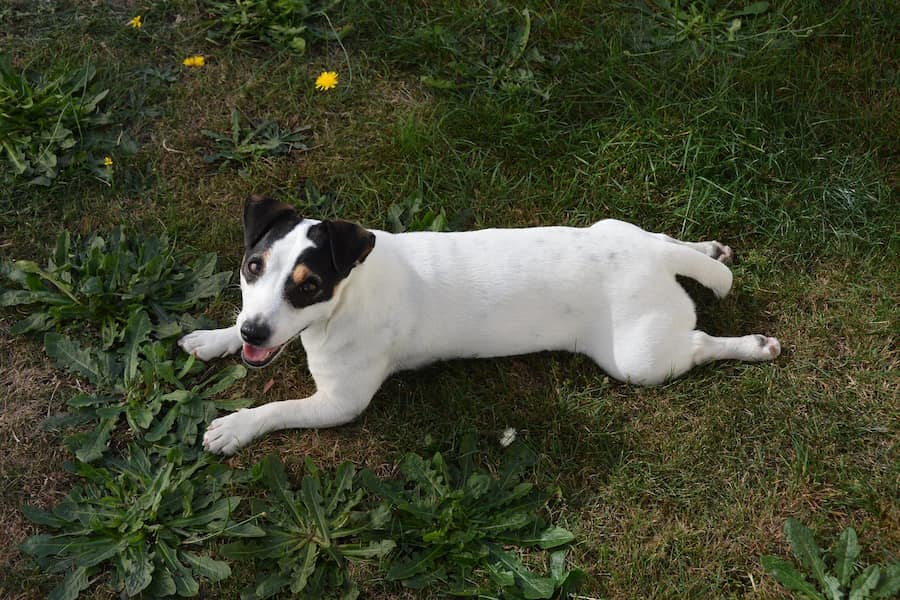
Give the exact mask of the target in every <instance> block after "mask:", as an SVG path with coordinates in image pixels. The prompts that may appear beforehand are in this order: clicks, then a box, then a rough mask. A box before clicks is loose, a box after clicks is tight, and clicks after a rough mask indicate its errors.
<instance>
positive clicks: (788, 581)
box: [760, 556, 825, 600]
mask: <svg viewBox="0 0 900 600" xmlns="http://www.w3.org/2000/svg"><path fill="white" fill-rule="evenodd" d="M760 562H761V563H762V567H763V570H764V571H765V572H766V573H768V574H769V575H771V576H772V577H774V578H775V580H776V581H777V582H778V583H780V584H781V585H783V586H784V587H785V588H787V589H788V590H790V591H792V592H798V593H800V594H801V595H802V596H803V597H804V598H807V600H825V598H824V596H822V594H820V593H819V592H818V591H816V588H815V587H814V586H813V585H812V584H810V583H809V582H808V581H806V578H805V577H804V576H803V575H802V574H801V573H800V572H799V571H797V569H796V567H794V565H793V564H792V563H790V562H788V561H786V560H784V559H782V558H779V557H777V556H763V557H761V558H760Z"/></svg>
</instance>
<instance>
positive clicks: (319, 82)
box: [316, 71, 338, 92]
mask: <svg viewBox="0 0 900 600" xmlns="http://www.w3.org/2000/svg"><path fill="white" fill-rule="evenodd" d="M337 84H338V74H337V73H335V72H334V71H322V74H321V75H319V76H318V77H316V89H317V90H319V91H320V92H324V91H325V90H331V89H334V88H335V87H336V86H337Z"/></svg>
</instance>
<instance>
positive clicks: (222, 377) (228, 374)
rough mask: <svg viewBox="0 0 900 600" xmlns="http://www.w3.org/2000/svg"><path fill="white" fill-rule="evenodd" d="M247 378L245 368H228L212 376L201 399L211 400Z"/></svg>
mask: <svg viewBox="0 0 900 600" xmlns="http://www.w3.org/2000/svg"><path fill="white" fill-rule="evenodd" d="M246 376H247V368H246V367H245V366H244V365H231V366H228V367H226V368H224V369H222V370H221V371H219V372H218V373H216V375H214V376H213V378H212V380H211V383H212V385H210V386H209V387H208V388H206V389H205V390H203V393H202V394H201V396H202V397H203V398H211V397H213V396H215V395H217V394H220V393H222V392H223V391H225V390H227V389H228V388H230V387H231V386H232V385H234V383H235V382H236V381H238V380H240V379H243V378H244V377H246Z"/></svg>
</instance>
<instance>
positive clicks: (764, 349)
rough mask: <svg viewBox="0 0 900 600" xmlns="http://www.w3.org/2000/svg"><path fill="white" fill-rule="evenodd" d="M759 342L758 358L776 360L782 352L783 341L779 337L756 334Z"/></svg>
mask: <svg viewBox="0 0 900 600" xmlns="http://www.w3.org/2000/svg"><path fill="white" fill-rule="evenodd" d="M755 337H756V341H757V343H758V344H759V349H758V350H757V352H758V356H757V357H756V360H775V359H776V358H778V356H779V355H780V354H781V342H779V341H778V339H777V338H773V337H766V336H764V335H756V336H755Z"/></svg>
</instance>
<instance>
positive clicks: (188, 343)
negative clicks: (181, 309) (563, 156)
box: [178, 328, 241, 361]
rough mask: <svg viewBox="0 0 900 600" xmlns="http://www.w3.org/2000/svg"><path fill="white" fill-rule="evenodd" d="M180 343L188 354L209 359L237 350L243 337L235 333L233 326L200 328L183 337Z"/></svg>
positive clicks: (201, 358)
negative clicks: (226, 327)
mask: <svg viewBox="0 0 900 600" xmlns="http://www.w3.org/2000/svg"><path fill="white" fill-rule="evenodd" d="M178 345H179V346H181V349H182V350H184V351H185V352H187V353H188V354H193V355H194V356H196V357H197V358H199V359H200V360H203V361H207V360H211V359H213V358H219V357H221V356H228V355H229V354H234V353H235V352H237V351H238V350H239V349H240V347H241V338H240V337H239V336H236V335H234V332H233V331H232V328H228V329H200V330H198V331H193V332H191V333H189V334H187V335H186V336H184V337H182V338H181V339H180V340H178Z"/></svg>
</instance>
